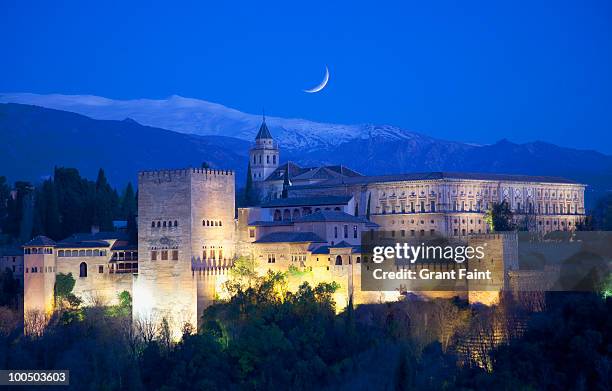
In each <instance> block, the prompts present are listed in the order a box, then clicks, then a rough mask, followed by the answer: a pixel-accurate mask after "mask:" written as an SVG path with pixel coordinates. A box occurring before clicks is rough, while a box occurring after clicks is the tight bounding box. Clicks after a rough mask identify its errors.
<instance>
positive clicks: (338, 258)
mask: <svg viewBox="0 0 612 391" xmlns="http://www.w3.org/2000/svg"><path fill="white" fill-rule="evenodd" d="M336 265H342V257H341V256H340V255H338V256H336Z"/></svg>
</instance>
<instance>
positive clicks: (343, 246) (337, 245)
mask: <svg viewBox="0 0 612 391" xmlns="http://www.w3.org/2000/svg"><path fill="white" fill-rule="evenodd" d="M347 247H353V245H352V244H350V243H348V242H347V241H346V240H343V241H341V242H340V243H336V244H333V245H331V246H329V248H347Z"/></svg>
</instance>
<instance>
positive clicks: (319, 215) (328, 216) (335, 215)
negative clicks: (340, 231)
mask: <svg viewBox="0 0 612 391" xmlns="http://www.w3.org/2000/svg"><path fill="white" fill-rule="evenodd" d="M294 221H295V222H296V223H312V222H322V221H333V222H340V223H365V224H374V223H372V222H371V221H368V220H366V219H365V218H363V217H358V216H353V215H350V214H348V213H345V212H339V211H337V210H320V211H318V212H314V213H311V214H309V215H305V216H302V217H300V218H299V219H296V220H294Z"/></svg>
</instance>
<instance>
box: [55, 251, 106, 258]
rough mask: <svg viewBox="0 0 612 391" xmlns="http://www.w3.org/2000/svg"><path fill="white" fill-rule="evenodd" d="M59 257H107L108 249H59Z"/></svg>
mask: <svg viewBox="0 0 612 391" xmlns="http://www.w3.org/2000/svg"><path fill="white" fill-rule="evenodd" d="M57 256H58V257H105V256H106V250H100V249H93V250H59V251H58V252H57Z"/></svg>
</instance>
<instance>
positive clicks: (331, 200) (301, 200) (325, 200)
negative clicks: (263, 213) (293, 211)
mask: <svg viewBox="0 0 612 391" xmlns="http://www.w3.org/2000/svg"><path fill="white" fill-rule="evenodd" d="M351 198H353V197H352V196H313V197H290V198H278V199H275V200H271V201H267V202H264V203H263V204H262V205H261V207H262V208H276V207H284V206H318V205H345V204H347V203H348V202H349V201H350V200H351Z"/></svg>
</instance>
